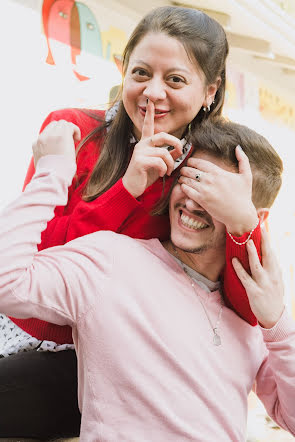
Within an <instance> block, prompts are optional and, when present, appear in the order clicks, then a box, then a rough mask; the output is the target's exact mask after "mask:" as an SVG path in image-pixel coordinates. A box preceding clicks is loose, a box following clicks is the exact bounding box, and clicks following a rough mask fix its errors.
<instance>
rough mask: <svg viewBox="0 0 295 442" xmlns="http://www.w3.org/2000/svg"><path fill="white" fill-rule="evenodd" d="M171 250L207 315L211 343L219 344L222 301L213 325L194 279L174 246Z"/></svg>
mask: <svg viewBox="0 0 295 442" xmlns="http://www.w3.org/2000/svg"><path fill="white" fill-rule="evenodd" d="M173 250H174V251H175V253H176V255H177V257H178V259H179V261H180V264H181V267H182V269H183V271H184V273H185V274H186V276H187V277H188V279H189V281H190V284H191V286H192V287H193V289H194V292H195V294H196V295H197V297H198V300H199V301H200V304H201V306H202V307H203V310H204V313H205V315H206V317H207V319H208V321H209V324H210V326H211V328H212V331H213V344H214V345H217V346H219V345H221V337H220V334H219V332H218V327H219V324H220V321H221V316H222V311H223V302H222V301H221V306H220V310H219V312H218V318H217V322H216V324H215V327H214V325H213V324H212V321H211V319H210V316H209V314H208V312H207V310H206V307H205V305H204V303H203V301H202V298H201V296H200V295H199V293H198V291H197V289H196V286H195V283H194V280H193V279H192V278H191V277H190V276H189V274H188V272H187V269H186V268H185V267H184V264H183V262H182V261H181V259H180V257H179V254H178V251H177V250H176V248H175V247H174V246H173Z"/></svg>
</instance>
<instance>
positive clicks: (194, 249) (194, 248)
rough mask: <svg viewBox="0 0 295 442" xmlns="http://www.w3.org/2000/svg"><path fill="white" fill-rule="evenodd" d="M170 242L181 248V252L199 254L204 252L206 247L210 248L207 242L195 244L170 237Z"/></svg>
mask: <svg viewBox="0 0 295 442" xmlns="http://www.w3.org/2000/svg"><path fill="white" fill-rule="evenodd" d="M171 242H172V244H173V246H174V247H175V248H177V249H179V250H181V251H182V252H185V253H193V254H196V255H200V254H202V253H204V252H206V251H207V250H208V249H210V245H209V244H196V245H192V244H184V243H182V242H181V241H175V242H174V241H173V239H171Z"/></svg>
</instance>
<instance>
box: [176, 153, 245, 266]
mask: <svg viewBox="0 0 295 442" xmlns="http://www.w3.org/2000/svg"><path fill="white" fill-rule="evenodd" d="M193 157H195V158H202V159H204V160H206V161H211V162H212V163H214V164H215V165H217V166H219V167H222V168H223V169H225V170H228V171H230V172H236V168H235V166H233V165H228V164H227V163H224V162H223V161H222V160H220V159H218V158H215V157H214V156H212V155H209V154H207V153H204V152H196V153H195V154H194V155H193ZM203 173H205V172H203ZM169 214H170V224H171V241H172V243H173V244H174V246H176V247H177V248H179V249H181V250H183V251H185V252H188V253H195V254H201V253H204V252H207V251H211V252H213V254H212V257H214V256H216V258H217V256H224V255H225V240H226V236H225V225H224V224H222V223H220V222H219V221H217V220H215V219H214V218H212V217H211V215H210V214H209V213H208V212H206V211H205V210H204V209H203V207H201V206H200V205H199V204H198V203H196V202H195V201H192V200H191V199H189V198H188V197H187V196H186V195H185V194H184V193H183V192H182V190H181V186H180V184H176V185H175V187H174V189H173V190H172V193H171V197H170V203H169Z"/></svg>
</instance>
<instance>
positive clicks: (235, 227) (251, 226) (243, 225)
mask: <svg viewBox="0 0 295 442" xmlns="http://www.w3.org/2000/svg"><path fill="white" fill-rule="evenodd" d="M258 223H259V218H258V215H257V212H256V210H255V212H253V213H251V214H249V216H247V217H245V218H244V219H243V220H240V222H239V223H233V224H228V225H227V226H226V230H227V232H228V233H230V234H231V235H232V236H235V237H240V236H243V235H244V234H245V233H250V232H253V231H254V230H255V228H256V227H257V225H258Z"/></svg>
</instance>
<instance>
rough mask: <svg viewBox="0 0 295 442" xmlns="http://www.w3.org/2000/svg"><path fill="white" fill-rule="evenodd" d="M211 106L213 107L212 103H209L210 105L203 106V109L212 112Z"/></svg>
mask: <svg viewBox="0 0 295 442" xmlns="http://www.w3.org/2000/svg"><path fill="white" fill-rule="evenodd" d="M210 107H211V104H208V106H204V107H203V111H204V112H210Z"/></svg>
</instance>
